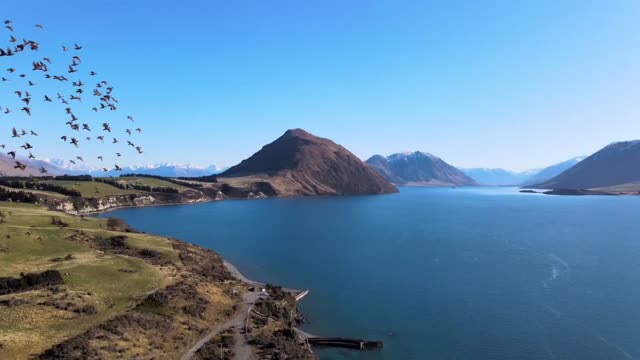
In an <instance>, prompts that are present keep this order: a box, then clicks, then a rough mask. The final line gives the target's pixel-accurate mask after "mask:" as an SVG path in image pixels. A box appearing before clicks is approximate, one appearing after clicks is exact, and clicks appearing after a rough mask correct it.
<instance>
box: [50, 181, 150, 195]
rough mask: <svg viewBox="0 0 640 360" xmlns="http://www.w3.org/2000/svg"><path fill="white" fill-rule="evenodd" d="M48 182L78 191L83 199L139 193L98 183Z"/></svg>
mask: <svg viewBox="0 0 640 360" xmlns="http://www.w3.org/2000/svg"><path fill="white" fill-rule="evenodd" d="M46 182H47V183H49V184H54V185H59V186H63V187H65V188H67V189H71V190H77V191H79V192H80V194H82V196H83V197H87V198H90V197H102V196H113V195H127V194H134V193H137V192H136V191H134V190H122V189H119V188H117V187H115V186H111V185H109V184H104V183H101V182H97V181H71V180H47V181H46Z"/></svg>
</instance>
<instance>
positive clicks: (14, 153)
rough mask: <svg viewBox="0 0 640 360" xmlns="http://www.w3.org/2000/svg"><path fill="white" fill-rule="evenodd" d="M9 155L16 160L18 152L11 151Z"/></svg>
mask: <svg viewBox="0 0 640 360" xmlns="http://www.w3.org/2000/svg"><path fill="white" fill-rule="evenodd" d="M7 155H10V156H11V158H12V159H15V158H16V152H15V151H9V152H8V153H7Z"/></svg>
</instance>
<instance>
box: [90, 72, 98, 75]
mask: <svg viewBox="0 0 640 360" xmlns="http://www.w3.org/2000/svg"><path fill="white" fill-rule="evenodd" d="M89 75H91V76H96V75H98V73H96V72H95V71H91V72H90V73H89Z"/></svg>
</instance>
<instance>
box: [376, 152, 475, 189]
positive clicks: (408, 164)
mask: <svg viewBox="0 0 640 360" xmlns="http://www.w3.org/2000/svg"><path fill="white" fill-rule="evenodd" d="M366 162H367V164H369V166H371V167H372V168H373V169H375V170H376V171H377V172H378V173H379V174H380V175H382V176H384V178H385V179H387V180H388V181H390V182H392V183H394V184H397V185H412V186H465V185H477V183H476V181H475V180H473V179H472V178H470V177H469V176H467V175H465V174H464V173H463V172H462V171H460V170H459V169H458V168H456V167H454V166H451V165H449V164H447V163H446V162H445V161H444V160H442V159H440V158H439V157H437V156H435V155H432V154H429V153H425V152H421V151H415V152H407V153H397V154H392V155H389V156H386V157H385V156H382V155H374V156H372V157H370V158H369V159H368V160H367V161H366Z"/></svg>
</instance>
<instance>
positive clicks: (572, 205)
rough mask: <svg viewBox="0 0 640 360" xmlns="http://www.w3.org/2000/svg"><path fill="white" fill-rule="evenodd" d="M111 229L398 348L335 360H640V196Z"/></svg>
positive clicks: (265, 205) (391, 198)
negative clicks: (228, 265)
mask: <svg viewBox="0 0 640 360" xmlns="http://www.w3.org/2000/svg"><path fill="white" fill-rule="evenodd" d="M102 216H105V217H107V216H114V217H119V218H122V219H124V220H125V221H127V222H128V223H129V224H130V225H132V226H133V227H135V228H137V229H138V230H142V231H146V232H151V233H155V234H161V235H166V236H172V237H176V238H179V239H182V240H185V241H188V242H192V243H195V244H198V245H201V246H204V247H208V248H211V249H213V250H215V251H217V252H219V253H220V254H221V255H222V256H224V257H225V258H226V259H228V260H229V261H231V262H232V263H234V264H235V265H236V266H237V267H238V268H239V269H240V270H241V271H242V272H243V273H244V274H245V275H247V276H248V277H250V278H253V279H256V280H259V281H264V282H271V283H277V284H281V285H286V286H289V287H295V288H301V289H310V290H311V293H310V295H309V296H308V297H307V298H305V299H304V300H303V301H302V303H301V306H300V307H301V309H302V311H303V313H304V314H305V315H306V317H307V318H308V319H309V320H310V324H307V325H305V326H303V327H302V328H303V329H305V330H307V331H308V332H311V333H313V334H316V335H329V336H351V337H363V338H367V339H379V340H383V341H384V342H385V347H384V349H383V350H381V351H374V352H362V353H360V352H354V351H346V350H344V351H343V350H340V351H335V350H331V351H322V352H320V353H319V354H320V357H321V359H322V360H325V359H372V360H379V359H393V360H396V359H420V360H424V359H436V360H440V359H456V360H458V359H469V360H484V359H491V360H497V359H505V360H506V359H509V360H511V359H535V360H540V359H577V360H603V359H606V360H616V359H634V358H640V236H639V235H640V197H605V196H602V197H595V196H579V197H564V196H546V195H537V194H520V193H518V192H517V190H516V189H511V188H457V189H448V188H447V189H432V188H403V189H401V193H400V194H397V195H388V196H362V197H344V198H338V197H331V198H329V197H327V198H297V199H270V200H255V201H224V202H215V203H206V204H198V205H182V206H166V207H154V208H140V209H123V210H118V211H115V212H111V213H108V214H104V215H102Z"/></svg>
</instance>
